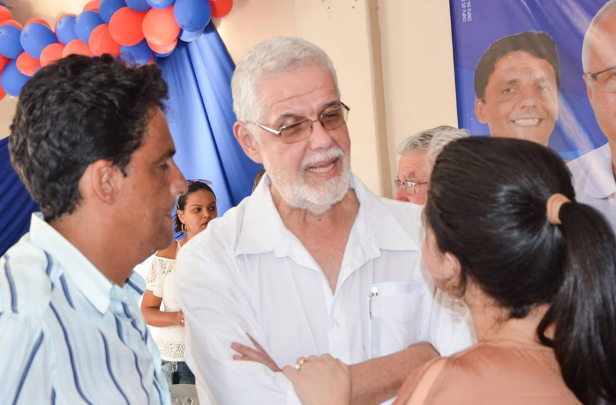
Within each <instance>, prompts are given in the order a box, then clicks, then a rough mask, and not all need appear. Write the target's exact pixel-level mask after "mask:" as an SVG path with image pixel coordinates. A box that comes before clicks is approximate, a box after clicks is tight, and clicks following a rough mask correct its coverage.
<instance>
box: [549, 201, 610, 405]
mask: <svg viewBox="0 0 616 405" xmlns="http://www.w3.org/2000/svg"><path fill="white" fill-rule="evenodd" d="M559 217H560V221H561V223H562V225H560V226H559V228H560V230H561V232H562V235H563V238H564V246H565V269H564V275H563V281H562V284H561V287H560V289H559V291H558V293H557V294H556V296H555V297H554V300H553V303H552V305H551V308H550V310H549V311H548V313H547V314H546V317H545V318H544V320H543V322H541V324H540V325H539V327H538V334H539V336H540V337H541V338H542V339H541V340H542V341H543V342H546V341H547V339H546V338H545V329H546V328H547V327H548V326H549V324H551V323H552V322H554V324H555V331H554V340H553V342H552V346H553V347H554V351H555V354H556V358H557V360H558V363H559V364H560V368H561V372H562V375H563V379H564V380H565V382H566V384H567V386H568V387H569V388H570V389H571V390H572V391H573V392H574V393H575V395H576V396H577V397H578V399H579V400H580V401H581V402H582V403H584V404H586V405H602V404H616V375H615V374H614V372H615V370H616V238H615V237H614V232H613V231H612V229H611V227H610V226H609V225H608V223H607V221H606V220H605V219H604V218H603V216H602V215H601V214H600V213H599V212H598V211H596V210H595V209H594V208H591V207H590V206H588V205H585V204H580V203H576V202H573V203H567V204H564V205H563V206H562V208H561V210H560V215H559Z"/></svg>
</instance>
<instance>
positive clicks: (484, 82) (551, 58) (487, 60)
mask: <svg viewBox="0 0 616 405" xmlns="http://www.w3.org/2000/svg"><path fill="white" fill-rule="evenodd" d="M515 51H523V52H528V53H530V54H531V55H533V56H535V57H537V58H539V59H544V60H546V61H547V62H548V63H549V64H550V65H552V68H553V69H554V75H555V76H556V86H557V88H559V89H560V62H559V61H558V51H557V50H556V44H555V43H554V40H553V39H552V37H551V36H549V35H548V34H547V33H545V32H535V31H525V32H521V33H519V34H515V35H508V36H505V37H502V38H501V39H499V40H497V41H495V42H493V43H492V45H490V47H489V48H488V49H487V50H486V51H485V52H484V54H483V55H481V58H479V62H477V66H476V67H475V78H474V87H475V95H476V97H477V98H478V99H480V100H481V101H483V102H484V103H485V101H486V100H485V94H486V87H487V86H488V81H489V80H490V76H492V73H494V68H495V67H496V63H497V62H498V61H499V59H500V58H502V57H503V56H505V55H507V54H508V53H510V52H515Z"/></svg>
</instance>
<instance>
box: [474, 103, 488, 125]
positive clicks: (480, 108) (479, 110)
mask: <svg viewBox="0 0 616 405" xmlns="http://www.w3.org/2000/svg"><path fill="white" fill-rule="evenodd" d="M485 109H486V105H485V103H484V102H483V101H481V99H480V98H478V97H477V98H475V115H476V116H477V119H478V120H479V122H481V123H482V124H487V123H488V120H487V119H486V111H485Z"/></svg>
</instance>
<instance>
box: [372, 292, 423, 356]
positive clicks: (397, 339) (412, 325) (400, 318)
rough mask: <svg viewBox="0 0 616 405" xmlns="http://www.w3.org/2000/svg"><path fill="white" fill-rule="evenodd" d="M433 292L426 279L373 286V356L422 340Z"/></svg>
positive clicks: (395, 350)
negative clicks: (424, 322) (425, 318)
mask: <svg viewBox="0 0 616 405" xmlns="http://www.w3.org/2000/svg"><path fill="white" fill-rule="evenodd" d="M427 299H429V294H428V291H427V288H426V284H425V282H424V281H423V280H410V281H390V282H385V283H375V284H372V286H371V295H370V298H369V304H368V311H369V314H370V319H371V328H372V338H371V349H372V356H371V357H372V358H374V357H381V356H386V355H388V354H392V353H396V352H399V351H400V350H404V349H406V348H407V347H409V346H410V345H412V344H413V343H417V342H418V341H420V338H421V336H423V334H422V325H423V322H422V320H423V318H424V317H425V316H426V315H425V313H426V310H428V313H429V308H426V306H427V305H428V303H427V302H426V300H427Z"/></svg>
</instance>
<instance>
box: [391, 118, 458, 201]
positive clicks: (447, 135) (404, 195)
mask: <svg viewBox="0 0 616 405" xmlns="http://www.w3.org/2000/svg"><path fill="white" fill-rule="evenodd" d="M468 136H469V134H468V131H466V130H465V129H458V128H454V127H450V126H448V125H441V126H439V127H435V128H430V129H427V130H425V131H421V132H418V133H416V134H414V135H411V136H409V137H408V138H406V139H405V140H404V141H402V142H401V143H400V145H399V146H398V154H399V155H400V161H399V162H398V174H397V175H396V178H395V179H394V185H395V186H396V190H397V191H396V200H398V201H407V202H411V203H414V204H419V205H424V204H425V203H426V196H427V195H428V194H427V193H428V181H429V180H430V175H431V174H432V167H434V162H435V161H436V157H437V156H438V155H439V153H441V151H442V150H443V148H444V147H445V145H447V144H448V143H449V142H451V141H455V140H456V139H460V138H466V137H468Z"/></svg>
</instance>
